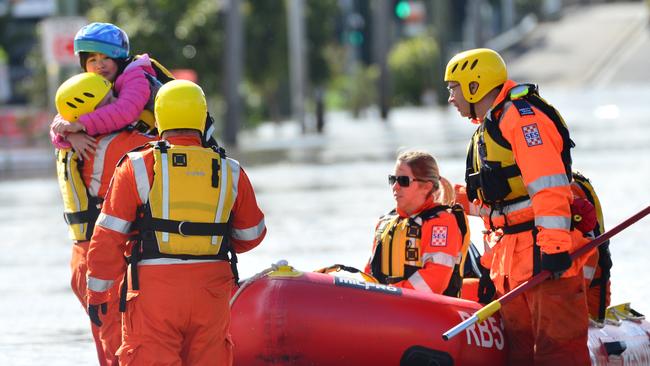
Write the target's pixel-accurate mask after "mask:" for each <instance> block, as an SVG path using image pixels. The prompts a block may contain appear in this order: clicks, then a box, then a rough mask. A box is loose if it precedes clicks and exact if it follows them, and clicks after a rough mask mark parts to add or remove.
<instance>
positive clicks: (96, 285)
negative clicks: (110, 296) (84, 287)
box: [87, 276, 113, 292]
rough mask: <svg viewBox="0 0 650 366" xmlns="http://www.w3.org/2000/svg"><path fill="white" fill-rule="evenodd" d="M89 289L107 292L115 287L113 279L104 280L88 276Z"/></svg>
mask: <svg viewBox="0 0 650 366" xmlns="http://www.w3.org/2000/svg"><path fill="white" fill-rule="evenodd" d="M87 281H88V289H89V290H92V291H95V292H106V291H108V290H109V289H110V288H111V287H113V280H102V279H99V278H95V277H90V276H88V280H87Z"/></svg>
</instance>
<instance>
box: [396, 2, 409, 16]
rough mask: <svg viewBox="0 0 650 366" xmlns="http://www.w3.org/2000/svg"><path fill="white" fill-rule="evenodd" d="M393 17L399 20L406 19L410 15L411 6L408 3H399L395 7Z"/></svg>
mask: <svg viewBox="0 0 650 366" xmlns="http://www.w3.org/2000/svg"><path fill="white" fill-rule="evenodd" d="M395 15H397V17H398V18H400V19H406V18H408V17H409V15H411V4H409V2H408V1H400V2H399V3H397V5H395Z"/></svg>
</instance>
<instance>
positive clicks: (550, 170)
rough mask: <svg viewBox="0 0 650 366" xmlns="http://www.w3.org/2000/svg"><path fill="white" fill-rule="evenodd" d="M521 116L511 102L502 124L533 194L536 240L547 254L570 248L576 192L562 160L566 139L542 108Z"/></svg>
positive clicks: (529, 190)
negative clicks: (572, 212)
mask: <svg viewBox="0 0 650 366" xmlns="http://www.w3.org/2000/svg"><path fill="white" fill-rule="evenodd" d="M533 112H534V114H530V115H524V116H521V115H520V114H519V111H518V109H517V108H516V107H515V106H514V105H512V106H511V107H510V108H509V109H508V110H507V111H506V113H505V115H504V117H503V119H502V122H501V124H500V128H501V131H502V133H503V136H504V138H505V139H506V140H507V141H508V142H509V143H510V144H511V145H512V152H513V154H514V157H515V161H516V162H517V165H518V167H519V169H520V170H521V175H522V177H523V180H524V184H525V185H526V189H527V190H528V194H529V195H530V197H531V200H532V205H533V212H534V214H535V225H536V226H537V227H538V229H539V233H538V235H537V242H538V244H539V245H540V247H541V249H542V251H543V252H545V253H548V254H553V253H558V252H563V251H568V250H569V249H570V248H571V236H570V235H569V230H570V227H571V207H570V205H571V201H572V199H573V195H572V193H571V187H570V182H569V179H568V178H567V176H566V172H565V169H564V163H563V162H562V156H561V152H562V148H563V141H562V137H561V136H560V133H559V132H558V131H557V128H556V127H555V124H554V123H553V121H551V119H550V118H548V117H547V116H546V115H545V114H543V113H542V112H541V111H540V110H538V109H536V108H533Z"/></svg>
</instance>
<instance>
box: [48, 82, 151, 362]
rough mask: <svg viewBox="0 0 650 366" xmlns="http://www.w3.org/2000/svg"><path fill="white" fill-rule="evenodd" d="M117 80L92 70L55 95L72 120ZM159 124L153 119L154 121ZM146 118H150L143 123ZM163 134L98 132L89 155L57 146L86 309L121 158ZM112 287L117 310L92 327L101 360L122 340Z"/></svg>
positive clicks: (73, 265) (106, 97)
mask: <svg viewBox="0 0 650 366" xmlns="http://www.w3.org/2000/svg"><path fill="white" fill-rule="evenodd" d="M111 90H112V88H111V83H110V82H109V81H107V80H106V79H104V77H102V76H101V75H99V74H96V73H92V72H87V73H82V74H78V75H75V76H73V77H71V78H70V79H68V80H66V81H65V82H64V83H63V84H61V86H60V87H59V89H58V90H57V93H56V96H55V105H56V108H57V111H58V113H59V114H60V115H61V116H62V117H63V118H65V119H66V120H68V121H73V122H75V123H76V121H77V120H78V119H79V117H81V116H82V115H85V114H87V113H90V112H92V111H93V110H95V109H96V108H99V107H101V106H103V105H106V104H110V103H111V102H112V100H113V97H112V92H111ZM149 122H150V123H151V126H152V127H153V120H151V121H149ZM143 123H144V122H143ZM157 138H158V137H157V136H153V135H145V134H142V133H139V132H137V131H135V130H133V129H129V128H127V129H125V130H122V131H119V132H113V133H109V134H105V135H101V136H98V137H97V138H96V140H95V142H94V144H93V145H94V147H95V150H94V151H93V152H89V153H86V154H85V155H86V156H87V158H86V159H84V158H82V157H81V156H80V153H79V152H77V151H75V150H73V149H71V148H59V149H57V151H56V156H57V159H56V167H57V177H58V181H59V188H60V190H61V193H62V196H63V206H64V218H65V221H66V223H67V224H68V233H69V236H70V238H71V239H72V240H73V242H74V245H73V247H72V258H71V260H70V269H71V271H72V280H71V287H72V291H73V292H74V294H75V295H76V296H77V298H78V299H79V301H80V302H81V303H82V305H83V307H84V309H86V270H87V263H86V253H87V252H88V246H89V244H90V237H91V236H92V232H93V227H94V225H95V220H96V219H97V216H98V215H99V210H100V207H101V203H102V201H103V197H104V195H105V194H106V191H107V188H108V184H109V182H110V180H111V178H112V177H113V171H114V170H115V165H116V164H117V162H118V160H119V159H120V158H121V157H122V155H124V154H125V153H127V152H128V151H130V150H131V149H133V148H135V147H138V146H142V145H143V144H144V143H146V142H148V141H153V140H156V139H157ZM118 284H119V281H118V283H116V285H115V286H113V288H111V289H110V291H109V294H110V295H109V300H108V301H109V302H110V303H111V305H113V304H115V306H112V310H111V312H110V313H108V314H107V315H106V316H105V318H104V323H105V325H104V326H103V327H101V328H99V327H97V326H95V325H94V324H92V323H91V330H92V334H93V339H94V341H95V347H96V348H97V355H98V359H99V363H100V365H117V362H118V361H117V357H116V356H115V352H116V351H117V349H118V348H119V346H120V343H121V338H122V336H121V326H120V316H119V312H118V311H117V308H116V304H117V303H118V296H117V295H118V294H117V285H118Z"/></svg>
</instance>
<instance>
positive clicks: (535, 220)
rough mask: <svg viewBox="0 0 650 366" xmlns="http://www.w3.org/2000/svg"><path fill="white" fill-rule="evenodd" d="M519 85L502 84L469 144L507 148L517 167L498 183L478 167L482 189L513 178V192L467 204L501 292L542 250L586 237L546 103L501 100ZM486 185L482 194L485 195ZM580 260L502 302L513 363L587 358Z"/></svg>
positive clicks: (524, 274) (529, 270) (527, 272)
mask: <svg viewBox="0 0 650 366" xmlns="http://www.w3.org/2000/svg"><path fill="white" fill-rule="evenodd" d="M515 86H516V83H515V82H513V81H511V80H508V81H507V82H506V83H505V84H504V86H503V88H502V90H501V92H500V94H499V96H498V97H497V98H496V100H495V102H494V104H493V109H492V110H491V112H490V113H491V119H488V118H485V119H484V120H483V121H482V124H481V126H480V127H479V130H477V134H478V135H475V137H474V138H473V141H472V145H470V148H471V149H472V148H473V151H475V152H478V153H477V154H481V153H483V154H485V152H486V151H487V155H488V157H489V154H491V153H492V154H495V153H496V155H499V154H500V156H504V155H505V156H507V159H508V160H509V161H512V162H513V163H514V164H515V165H514V167H515V168H517V169H518V171H516V173H515V174H512V175H510V176H509V178H508V179H507V181H505V182H504V181H503V180H501V181H497V182H496V183H495V182H494V180H492V181H490V180H489V178H494V176H490V177H489V178H486V177H485V176H483V175H481V189H485V187H487V185H485V186H484V184H485V182H488V183H487V184H494V185H495V186H496V187H498V188H500V189H502V188H503V185H505V186H506V187H507V186H510V188H509V190H508V189H506V191H505V193H506V194H507V193H508V192H511V193H512V195H509V196H507V197H508V199H509V200H510V201H508V202H511V203H508V202H506V204H505V205H504V204H501V205H497V204H489V203H487V202H485V201H486V200H483V199H480V197H481V196H480V195H479V198H477V199H475V200H474V201H473V202H472V206H474V207H473V208H472V207H468V209H469V211H468V212H470V213H472V212H473V213H475V214H478V215H480V216H481V217H482V218H483V221H484V223H485V225H486V228H487V229H489V230H490V234H489V235H487V237H486V247H487V248H486V249H487V250H486V252H485V254H484V256H483V257H482V259H481V263H482V264H483V266H485V267H486V268H490V277H491V278H492V280H493V282H494V284H495V286H496V290H497V296H501V295H503V294H505V293H507V292H508V291H510V290H512V289H514V288H515V287H516V286H518V285H519V284H521V283H522V282H524V281H526V280H528V279H530V278H531V277H532V276H533V274H534V268H535V269H536V270H539V269H540V267H539V266H540V258H541V256H542V255H553V254H557V253H561V252H572V251H574V250H576V249H577V248H578V247H580V246H581V245H582V244H584V243H586V242H587V241H588V239H585V238H583V236H582V233H580V232H577V231H574V232H571V231H570V223H571V209H570V204H571V202H572V200H573V195H572V193H571V188H570V185H569V179H568V177H567V167H566V165H565V161H564V157H563V154H564V152H565V151H567V150H568V149H566V146H564V145H565V141H564V140H563V136H562V135H561V132H560V130H559V129H558V127H557V126H556V123H555V122H554V121H553V120H552V119H551V117H549V115H547V114H546V111H542V110H541V109H540V108H538V107H537V106H535V105H534V104H532V103H528V102H526V101H522V100H513V101H507V102H505V103H501V102H502V101H504V100H506V98H507V97H508V96H509V93H510V90H511V89H512V88H513V87H515ZM497 106H498V107H497ZM477 136H478V137H477ZM497 144H498V145H499V146H496V145H497ZM502 146H508V148H503V147H502ZM471 149H470V154H471V151H472V150H471ZM504 151H505V152H504ZM508 154H510V155H508ZM470 156H472V155H470ZM474 156H479V155H474ZM470 160H472V159H469V158H468V163H472V162H473V163H475V165H476V164H478V165H479V166H486V164H492V162H491V161H489V160H490V159H489V158H488V159H485V160H482V161H480V162H479V161H478V160H475V161H470ZM486 160H487V162H486ZM487 168H488V169H493V167H490V166H487ZM513 170H514V168H511V169H510V171H508V174H511V172H512V171H513ZM504 171H505V170H504ZM569 171H570V169H569ZM488 172H489V170H488ZM504 174H505V173H504ZM517 176H519V177H520V178H517ZM510 177H514V178H510ZM513 179H518V180H517V181H514V180H513ZM497 180H499V179H498V177H497ZM513 182H514V183H513ZM468 183H469V181H468ZM517 191H519V192H521V193H517ZM485 192H486V191H483V197H487V196H486V193H485ZM517 194H519V196H517ZM583 264H584V260H581V261H574V262H573V264H572V266H571V267H570V268H569V269H568V270H566V271H565V272H564V273H563V275H562V276H561V278H559V279H554V280H550V279H549V280H547V281H544V282H543V283H542V284H540V285H538V286H537V287H535V288H532V289H530V290H529V291H527V292H525V293H524V294H523V295H521V296H519V297H517V298H516V299H514V300H513V301H512V302H510V303H508V304H506V305H504V306H503V307H502V308H501V315H502V317H503V320H504V325H505V329H506V332H507V333H508V341H509V343H510V347H509V349H510V356H509V364H510V365H533V364H534V365H553V366H556V365H559V364H561V365H588V364H589V362H590V361H589V353H588V349H587V331H588V315H587V303H586V298H585V288H584V282H583V277H582V266H583Z"/></svg>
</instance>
